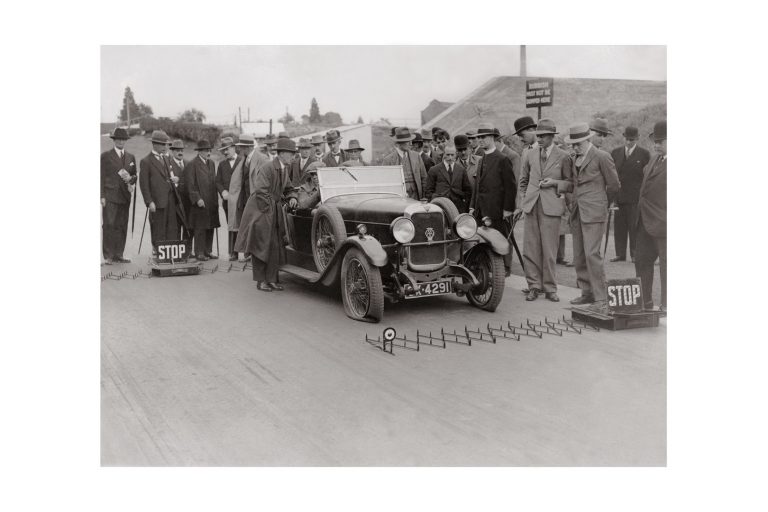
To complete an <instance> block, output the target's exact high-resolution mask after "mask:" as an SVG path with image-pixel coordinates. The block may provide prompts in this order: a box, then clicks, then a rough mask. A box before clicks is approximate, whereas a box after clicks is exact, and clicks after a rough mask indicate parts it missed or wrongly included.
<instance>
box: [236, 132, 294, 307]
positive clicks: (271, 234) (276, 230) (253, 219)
mask: <svg viewBox="0 0 768 512" xmlns="http://www.w3.org/2000/svg"><path fill="white" fill-rule="evenodd" d="M276 150H277V160H272V161H269V162H265V163H264V164H262V166H261V168H260V169H259V172H258V174H257V175H256V182H255V183H254V187H253V193H252V194H251V197H250V198H248V203H246V205H245V211H244V212H243V218H242V219H241V221H240V229H239V230H238V233H237V241H236V242H235V250H237V251H238V252H242V253H245V254H246V256H247V255H250V256H251V263H252V266H253V280H254V281H256V288H257V289H258V290H260V291H263V292H271V291H273V290H277V291H280V290H283V287H282V285H280V284H279V283H278V281H279V279H278V272H279V269H280V265H283V264H284V263H285V261H286V254H285V246H284V245H283V238H284V237H285V235H286V226H285V223H284V218H283V215H282V204H283V202H287V203H288V205H289V206H290V207H295V206H297V204H298V201H297V199H296V192H295V190H294V187H293V183H291V179H290V177H289V175H288V169H289V166H290V164H291V162H293V157H294V154H295V153H296V143H295V142H293V141H292V140H291V139H280V140H278V141H277V147H276Z"/></svg>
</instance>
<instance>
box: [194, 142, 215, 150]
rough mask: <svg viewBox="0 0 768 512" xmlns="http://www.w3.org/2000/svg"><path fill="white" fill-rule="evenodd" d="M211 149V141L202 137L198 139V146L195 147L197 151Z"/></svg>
mask: <svg viewBox="0 0 768 512" xmlns="http://www.w3.org/2000/svg"><path fill="white" fill-rule="evenodd" d="M209 149H211V143H210V142H208V141H207V140H205V139H200V140H199V141H197V147H195V151H207V150H209Z"/></svg>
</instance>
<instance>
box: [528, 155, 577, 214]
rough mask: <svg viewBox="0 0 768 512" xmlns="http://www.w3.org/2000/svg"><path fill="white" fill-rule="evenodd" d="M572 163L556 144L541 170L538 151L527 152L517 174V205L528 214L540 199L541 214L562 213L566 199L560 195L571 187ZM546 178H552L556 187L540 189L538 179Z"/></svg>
mask: <svg viewBox="0 0 768 512" xmlns="http://www.w3.org/2000/svg"><path fill="white" fill-rule="evenodd" d="M571 165H572V162H571V157H570V155H569V154H568V153H566V152H565V151H563V150H562V149H560V148H558V147H557V146H554V147H553V148H552V150H551V152H550V153H549V157H548V158H547V161H546V162H545V163H544V168H543V169H542V168H541V152H540V150H538V149H537V150H529V151H528V152H526V154H525V161H523V168H522V171H521V173H520V196H521V197H522V198H523V199H522V203H521V205H520V208H521V209H522V210H523V211H524V212H525V213H531V211H532V210H533V208H534V206H536V201H538V200H540V201H541V208H542V210H543V211H544V215H549V216H552V217H560V216H561V215H562V214H563V213H565V198H561V197H560V195H561V194H564V193H566V192H570V191H571V190H573V181H572V179H573V177H572V170H571ZM545 178H550V179H553V180H555V182H556V186H554V187H547V188H540V187H539V182H540V181H541V180H543V179H545Z"/></svg>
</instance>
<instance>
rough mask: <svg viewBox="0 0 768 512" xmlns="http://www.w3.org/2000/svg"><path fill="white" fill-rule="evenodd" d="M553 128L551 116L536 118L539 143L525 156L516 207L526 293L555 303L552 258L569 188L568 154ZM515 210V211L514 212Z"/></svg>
mask: <svg viewBox="0 0 768 512" xmlns="http://www.w3.org/2000/svg"><path fill="white" fill-rule="evenodd" d="M555 134H557V128H556V127H555V122H554V121H552V120H551V119H541V120H539V123H538V126H537V128H536V137H537V138H538V141H539V145H538V148H537V149H536V150H530V151H528V152H527V153H526V155H525V160H524V161H523V168H522V171H521V174H520V197H522V204H521V205H520V208H521V210H522V211H523V212H525V234H524V238H523V244H524V245H523V259H524V260H525V279H526V280H527V281H528V295H527V296H526V298H525V300H528V301H533V300H536V298H537V297H538V295H539V293H542V292H543V293H544V295H545V297H546V298H547V299H548V300H551V301H552V302H558V301H559V300H560V298H559V297H558V296H557V284H556V282H555V278H556V271H555V260H556V258H557V245H558V238H559V234H560V218H561V216H562V215H563V212H564V211H565V193H566V192H570V191H571V190H573V183H572V181H571V179H572V176H571V157H570V155H569V154H568V153H567V152H565V151H563V150H562V149H560V148H558V147H557V146H555V144H554V139H555ZM515 213H516V214H517V213H518V212H517V211H516V212H515Z"/></svg>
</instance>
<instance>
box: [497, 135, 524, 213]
mask: <svg viewBox="0 0 768 512" xmlns="http://www.w3.org/2000/svg"><path fill="white" fill-rule="evenodd" d="M500 144H501V145H500V146H496V151H501V154H503V155H505V156H506V157H507V158H509V159H510V160H511V161H512V174H514V175H515V185H517V190H518V195H517V197H515V204H520V203H522V202H523V198H522V196H520V194H519V191H520V168H521V167H522V166H523V164H522V163H521V160H520V155H518V154H517V153H516V152H515V150H514V149H512V148H511V147H509V146H507V145H506V144H504V143H503V142H502V143H500Z"/></svg>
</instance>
